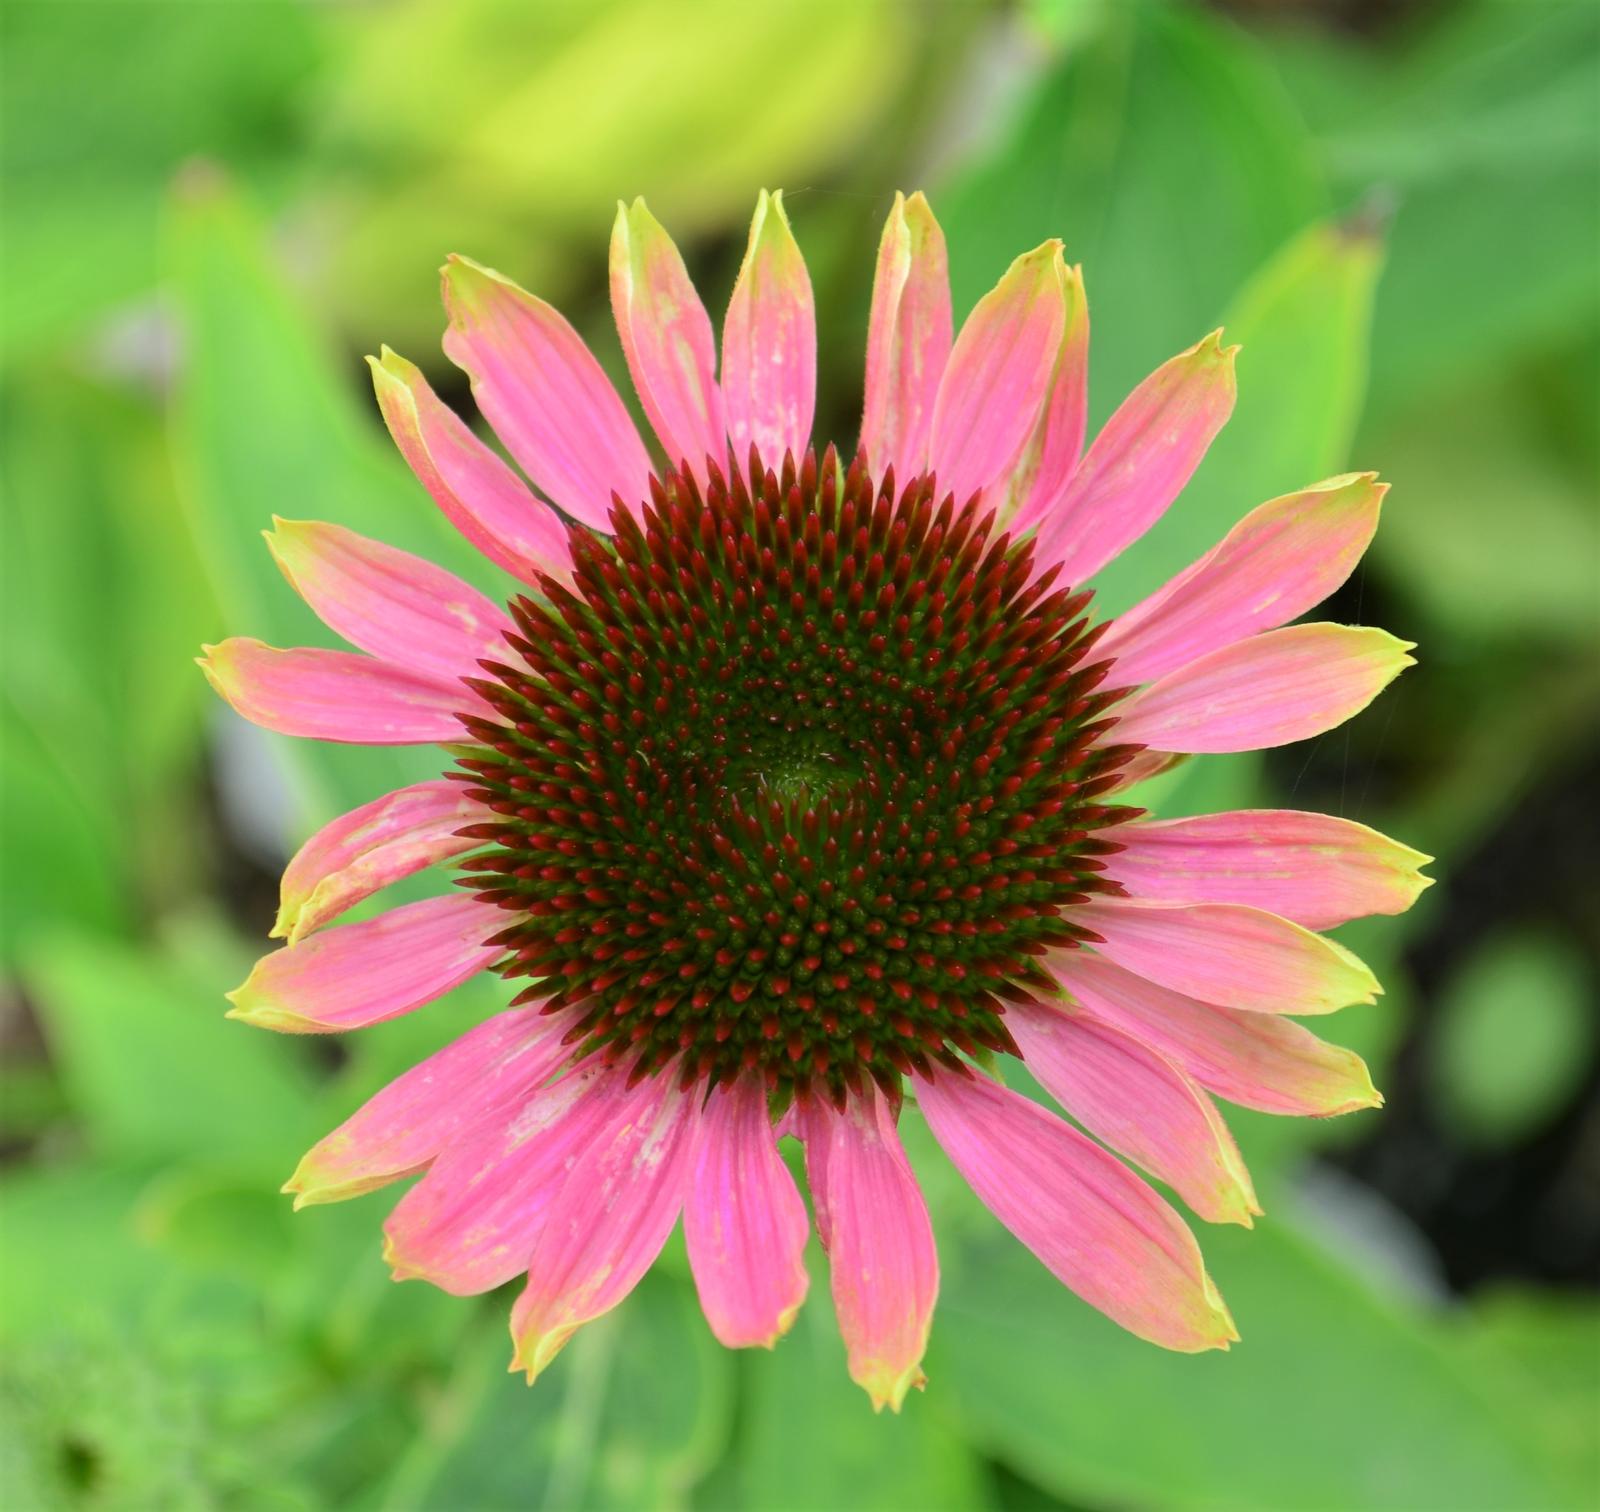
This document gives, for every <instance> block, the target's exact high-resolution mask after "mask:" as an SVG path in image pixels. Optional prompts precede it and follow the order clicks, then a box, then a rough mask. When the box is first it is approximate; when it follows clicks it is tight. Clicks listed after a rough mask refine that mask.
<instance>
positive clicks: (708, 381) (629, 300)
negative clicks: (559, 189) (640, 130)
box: [611, 199, 728, 481]
mask: <svg viewBox="0 0 1600 1512" xmlns="http://www.w3.org/2000/svg"><path fill="white" fill-rule="evenodd" d="M611 309H612V313H613V314H614V315H615V316H616V321H617V333H618V335H619V336H621V338H622V351H623V355H624V356H625V357H626V358H627V359H628V372H629V373H630V374H632V376H633V386H634V387H635V388H636V389H637V390H638V391H639V400H640V403H642V404H643V405H644V412H645V414H646V415H648V416H649V417H650V424H651V425H652V426H653V427H654V428H655V433H656V435H657V437H658V438H659V439H660V441H661V445H662V447H663V449H664V450H665V451H666V454H667V461H668V462H670V463H672V464H674V465H676V464H678V463H680V462H687V463H688V464H689V470H690V471H691V472H692V473H694V475H695V476H696V477H697V478H699V479H701V480H702V481H704V478H705V459H706V458H707V457H708V456H709V457H713V458H715V459H716V460H717V461H719V462H720V461H721V459H722V456H723V453H724V451H725V450H726V447H727V433H728V424H727V418H726V415H725V414H724V411H723V406H722V390H721V389H719V388H718V387H717V349H716V343H715V340H714V338H713V336H712V332H711V319H710V317H709V316H708V315H707V314H706V309H705V306H704V305H703V304H702V303H701V302H700V296H699V295H698V294H697V293H696V292H695V287H694V284H693V283H692V282H691V281H690V279H689V273H688V270H687V269H686V268H685V267H684V265H683V258H682V257H681V256H680V255H679V253H678V249H677V247H676V246H674V245H673V241H672V238H671V237H670V236H668V235H667V233H666V232H665V231H664V230H663V229H662V226H661V223H660V222H659V221H658V220H657V219H656V218H655V216H653V215H652V214H651V213H650V211H649V210H648V209H647V208H646V206H645V202H644V201H643V200H642V199H636V200H634V202H633V203H632V204H631V205H622V204H618V206H617V220H616V225H615V227H614V228H613V230H612V232H611Z"/></svg>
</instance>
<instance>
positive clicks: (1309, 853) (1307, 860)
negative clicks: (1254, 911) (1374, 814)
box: [1105, 809, 1432, 929]
mask: <svg viewBox="0 0 1600 1512" xmlns="http://www.w3.org/2000/svg"><path fill="white" fill-rule="evenodd" d="M1117 843H1118V844H1119V845H1121V846H1122V847H1123V849H1122V850H1121V851H1119V852H1118V853H1117V854H1116V855H1114V856H1108V857H1107V858H1106V870H1105V875H1106V876H1107V877H1108V878H1109V879H1110V880H1112V881H1114V882H1120V883H1122V885H1123V886H1124V887H1126V888H1127V890H1128V892H1129V893H1130V894H1131V895H1132V896H1133V897H1135V898H1149V899H1154V900H1155V901H1158V902H1163V903H1245V904H1248V905H1250V906H1251V907H1253V908H1264V909H1266V910H1267V911H1268V912H1269V913H1275V914H1279V915H1281V916H1282V917H1283V918H1285V919H1289V920H1292V921H1293V922H1294V923H1296V924H1300V925H1303V926H1304V927H1305V928H1307V929H1332V928H1334V927H1335V926H1336V925H1339V924H1343V923H1346V922H1347V921H1348V920H1350V919H1360V918H1364V917H1365V916H1366V915H1368V914H1397V913H1404V912H1405V911H1406V909H1408V908H1410V907H1411V905H1412V904H1413V903H1414V902H1415V901H1416V900H1417V897H1418V895H1419V894H1420V893H1421V892H1422V890H1423V889H1424V888H1425V887H1428V886H1430V885H1431V884H1432V878H1430V877H1424V876H1423V875H1422V874H1421V872H1420V868H1421V867H1422V866H1424V865H1426V864H1427V863H1428V861H1429V860H1431V859H1432V858H1431V857H1429V856H1425V855H1423V854H1422V852H1421V851H1415V850H1412V849H1411V847H1410V846H1408V845H1401V844H1400V842H1399V841H1398V840H1391V839H1389V837H1388V836H1387V835H1380V834H1379V833H1378V832H1377V830H1373V829H1368V828H1367V827H1366V825H1364V824H1357V823H1355V822H1354V821H1353V820H1350V819H1335V818H1333V817H1332V816H1331V815H1328V814H1306V813H1300V812H1298V811H1297V810H1294V809H1245V810H1241V811H1239V812H1235V813H1225V814H1202V815H1199V816H1197V817H1195V818H1191V819H1163V820H1158V821H1152V822H1148V823H1135V824H1125V825H1122V826H1121V827H1119V828H1118V830H1117Z"/></svg>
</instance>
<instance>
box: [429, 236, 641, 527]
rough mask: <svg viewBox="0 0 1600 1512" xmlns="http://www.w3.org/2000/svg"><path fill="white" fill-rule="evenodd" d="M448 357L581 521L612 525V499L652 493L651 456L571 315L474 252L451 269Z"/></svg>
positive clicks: (498, 430) (532, 469) (531, 467)
mask: <svg viewBox="0 0 1600 1512" xmlns="http://www.w3.org/2000/svg"><path fill="white" fill-rule="evenodd" d="M444 298H445V307H446V309H447V310H448V312H449V315H450V329H449V331H448V332H447V333H446V335H445V339H444V349H445V354H446V356H448V357H449V358H450V360H451V361H452V362H454V363H455V364H456V366H457V367H459V368H461V369H462V370H463V371H464V372H465V373H466V374H467V376H468V377H469V378H471V380H472V392H473V395H474V397H475V398H476V399H477V401H478V408H479V409H480V410H481V411H482V412H483V415H484V418H485V419H486V420H488V422H489V424H490V425H492V426H493V427H494V429H495V434H496V435H498V436H499V437H500V439H501V440H502V441H503V442H505V445H506V449H507V450H508V451H509V452H510V453H511V455H512V456H513V457H515V458H516V459H517V462H518V463H519V464H520V465H521V467H522V469H523V471H525V472H526V473H527V474H528V476H529V477H530V478H532V479H533V481H534V483H535V484H536V485H537V486H538V487H540V488H542V489H543V490H544V491H545V492H546V493H547V494H548V495H549V496H550V497H551V498H552V499H554V500H555V502H556V503H557V504H559V505H560V506H561V507H562V508H563V509H564V510H566V512H567V513H568V514H570V515H572V516H573V517H574V518H575V519H578V520H581V521H583V523H584V524H585V525H591V526H593V527H594V528H596V529H597V530H606V529H608V528H609V524H608V522H609V518H610V510H611V495H612V493H613V492H615V493H616V494H618V495H620V497H621V498H622V499H623V501H624V502H625V503H628V504H633V503H636V502H637V501H639V500H641V499H644V498H647V497H648V493H647V483H648V479H649V476H650V458H649V454H648V453H647V452H646V451H645V449H644V443H643V442H642V441H641V440H640V439H639V432H638V431H637V430H636V429H635V427H634V424H633V421H632V419H631V418H630V417H629V415H628V411H627V407H626V406H625V405H624V404H623V402H622V399H621V397H620V396H619V395H618V393H617V391H616V389H615V388H614V387H612V384H611V380H610V379H609V378H607V377H606V375H605V370H604V369H603V368H602V367H601V366H600V364H599V362H598V361H597V360H596V358H595V355H594V353H593V352H591V351H590V350H589V348H588V347H587V346H586V345H585V344H584V340H583V338H582V337H581V336H579V335H578V333H577V332H576V331H575V330H574V329H573V328H572V326H571V324H570V323H569V322H568V320H567V319H566V317H565V316H563V315H562V314H561V313H560V312H559V311H558V310H556V309H555V308H554V307H553V306H551V305H548V304H546V303H545V302H544V300H542V299H536V298H535V297H534V296H533V295H532V294H529V293H528V292H527V291H526V290H525V289H521V288H519V287H518V286H517V285H516V284H514V283H513V282H512V281H511V280H510V279H509V278H507V277H505V275H504V274H501V273H497V272H495V271H494V269H492V268H486V267H483V266H482V265H481V264H479V263H475V262H473V261H471V259H469V258H464V257H452V258H451V259H450V260H449V262H447V263H446V264H445V267H444Z"/></svg>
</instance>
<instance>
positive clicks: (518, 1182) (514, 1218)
mask: <svg viewBox="0 0 1600 1512" xmlns="http://www.w3.org/2000/svg"><path fill="white" fill-rule="evenodd" d="M619 1087H620V1078H619V1077H614V1076H610V1075H607V1074H606V1071H605V1068H604V1067H602V1066H600V1065H598V1064H597V1063H594V1062H591V1063H590V1064H588V1065H586V1066H583V1067H580V1068H578V1069H577V1070H573V1071H569V1072H567V1074H566V1075H565V1076H562V1077H560V1078H559V1079H557V1080H556V1081H554V1082H552V1083H551V1084H550V1085H549V1086H547V1087H539V1088H537V1089H536V1090H533V1089H530V1090H529V1092H528V1094H527V1095H526V1096H525V1097H524V1098H523V1099H522V1101H521V1105H520V1106H518V1104H517V1102H516V1100H515V1099H513V1100H512V1101H511V1103H510V1104H509V1105H508V1106H506V1107H504V1108H503V1109H502V1110H501V1112H500V1113H499V1114H498V1115H496V1116H487V1117H485V1118H483V1119H480V1120H479V1121H478V1122H477V1123H476V1124H475V1125H474V1126H473V1127H472V1129H470V1130H469V1131H467V1132H466V1134H465V1137H464V1138H461V1139H458V1140H457V1141H456V1142H454V1143H453V1144H451V1145H449V1146H448V1147H447V1148H446V1149H445V1150H444V1151H443V1153H442V1154H440V1155H439V1157H438V1158H437V1159H436V1160H435V1161H434V1162H433V1165H432V1166H431V1167H430V1169H429V1171H428V1174H427V1175H426V1176H424V1177H423V1178H422V1180H421V1181H419V1182H418V1183H417V1184H416V1185H415V1186H414V1187H412V1188H411V1190H410V1191H409V1192H407V1193H406V1194H405V1196H404V1197H402V1198H401V1199H400V1201H399V1202H398V1203H396V1204H395V1208H394V1211H393V1212H391V1213H390V1214H389V1217H388V1219H387V1220H386V1221H385V1223H384V1225H383V1232H384V1258H385V1259H386V1260H387V1261H388V1262H389V1264H390V1265H391V1266H393V1267H394V1279H395V1280H396V1281H430V1282H432V1283H433V1285H435V1286H437V1287H440V1288H441V1289H442V1290H444V1291H447V1292H450V1293H451V1294H452V1295H453V1296H457V1297H471V1296H476V1295H477V1294H478V1293H479V1292H486V1291H491V1290H493V1289H494V1288H495V1287H497V1286H502V1285H504V1284H505V1283H506V1282H507V1281H509V1280H510V1279H511V1278H512V1277H513V1276H516V1275H519V1274H520V1273H521V1272H523V1271H524V1270H526V1269H527V1267H528V1258H529V1256H531V1255H532V1254H533V1251H534V1246H535V1245H536V1244H537V1243H538V1240H539V1235H540V1234H541V1233H543V1232H544V1225H545V1220H546V1218H547V1217H548V1215H549V1212H550V1207H551V1204H552V1203H553V1202H554V1201H555V1199H556V1196H557V1195H558V1194H559V1193H560V1191H561V1189H562V1188H563V1187H564V1186H565V1185H566V1182H567V1177H568V1176H569V1175H570V1174H571V1171H572V1168H573V1167H574V1165H576V1163H577V1162H578V1160H579V1159H580V1158H581V1157H582V1155H583V1152H584V1151H585V1150H587V1149H589V1148H590V1147H591V1146H592V1145H593V1144H594V1142H595V1140H596V1139H598V1138H601V1137H602V1136H603V1135H604V1134H605V1132H606V1130H607V1129H608V1128H609V1127H610V1125H611V1122H612V1120H613V1118H614V1117H615V1115H616V1093H617V1090H618V1088H619Z"/></svg>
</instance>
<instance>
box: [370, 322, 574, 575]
mask: <svg viewBox="0 0 1600 1512" xmlns="http://www.w3.org/2000/svg"><path fill="white" fill-rule="evenodd" d="M367 362H368V364H369V365H370V366H371V368H372V383H373V388H374V389H375V391H376V393H377V396H378V407H379V409H380V410H382V411H383V418H384V422H385V423H386V424H387V425H388V427H389V433H390V435H392V436H393V437H394V439H395V444H396V445H397V446H398V447H399V448H400V452H401V455H402V456H404V457H405V459H406V461H407V462H408V463H409V464H410V466H411V470H412V472H414V473H415V474H416V475H417V478H418V480H419V481H420V482H421V483H422V486H423V487H424V488H426V489H427V490H428V492H429V493H430V494H432V495H433V499H434V502H435V503H436V504H438V506H439V508H440V510H441V511H442V512H443V514H444V516H445V518H446V519H447V520H449V521H450V523H451V524H452V525H454V526H455V527H456V529H457V530H459V531H460V532H461V534H462V535H463V536H465V537H466V538H467V540H469V541H470V542H471V543H472V544H473V545H474V546H475V547H477V549H478V550H479V551H480V552H482V553H483V555H484V556H485V557H487V558H488V559H489V560H490V561H491V562H493V563H494V564H495V565H496V566H498V567H503V568H504V569H505V570H506V571H507V572H509V573H510V574H511V575H512V576H513V577H515V578H519V579H521V581H523V582H524V583H527V584H529V585H530V586H531V587H538V585H539V580H540V577H541V576H542V575H544V574H548V575H549V576H551V577H553V578H555V579H557V580H558V581H559V580H563V579H566V578H568V577H570V575H571V572H570V557H569V554H568V551H567V532H566V527H565V526H564V525H563V524H562V523H561V520H560V517H559V516H558V515H557V514H556V512H555V511H554V510H553V509H551V508H550V506H549V505H548V504H546V503H545V502H544V501H543V500H542V499H540V498H538V497H537V496H536V495H535V494H534V493H533V492H532V491H531V490H530V489H529V488H528V486H527V484H525V483H524V482H523V481H522V479H521V478H519V477H518V476H517V475H516V474H515V473H514V472H513V471H512V470H511V469H510V468H509V467H507V466H506V464H505V463H504V462H502V461H501V460H500V458H499V457H498V456H497V455H496V454H495V453H494V452H493V451H492V450H490V448H489V447H487V446H486V445H484V443H483V442H482V441H480V440H479V439H478V438H477V437H476V436H475V435H473V434H472V432H471V430H470V429H468V427H467V425H466V424H465V422H464V421H463V420H462V419H461V417H460V416H459V415H457V414H456V413H455V411H454V410H452V409H451V408H450V407H449V406H448V405H446V404H444V403H442V402H441V401H440V399H439V397H438V396H437V395H436V394H435V393H434V392H433V390H432V389H431V388H429V387H428V381H427V379H426V378H424V377H423V376H422V373H421V371H420V370H419V369H418V368H417V367H416V366H415V364H413V363H410V362H407V361H406V360H405V358H404V357H401V356H399V355H398V354H397V353H395V352H392V351H390V350H389V348H388V347H384V349H383V355H382V357H369V358H367Z"/></svg>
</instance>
